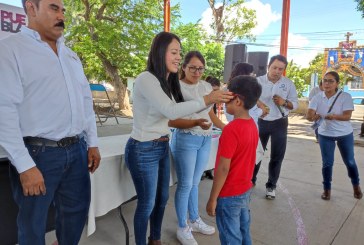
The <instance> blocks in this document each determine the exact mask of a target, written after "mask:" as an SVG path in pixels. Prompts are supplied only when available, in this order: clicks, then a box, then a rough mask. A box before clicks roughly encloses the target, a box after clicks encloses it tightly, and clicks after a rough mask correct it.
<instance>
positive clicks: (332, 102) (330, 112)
mask: <svg viewBox="0 0 364 245" xmlns="http://www.w3.org/2000/svg"><path fill="white" fill-rule="evenodd" d="M339 83H340V77H339V74H338V73H337V72H335V71H329V72H327V73H326V74H325V76H324V78H323V81H322V84H323V92H321V93H319V94H317V95H315V96H314V97H313V98H312V100H311V102H310V104H309V109H308V113H307V119H308V120H309V121H312V122H313V121H314V122H320V123H321V124H320V126H319V128H318V134H319V144H320V149H321V156H322V177H323V186H324V192H323V193H322V195H321V198H322V199H323V200H330V198H331V180H332V170H333V164H334V153H335V145H336V144H337V146H338V148H339V150H340V154H341V157H342V159H343V161H344V164H345V166H346V168H347V171H348V175H349V178H350V179H351V183H352V185H353V189H354V198H357V199H361V198H362V197H363V194H362V192H361V189H360V186H359V172H358V168H357V166H356V162H355V158H354V137H353V128H352V126H351V123H350V119H351V113H352V112H353V110H354V105H353V100H352V98H351V95H350V94H349V93H346V92H343V91H341V90H339V89H338V86H339ZM335 143H336V144H335Z"/></svg>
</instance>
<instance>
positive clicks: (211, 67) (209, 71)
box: [201, 42, 225, 81]
mask: <svg viewBox="0 0 364 245" xmlns="http://www.w3.org/2000/svg"><path fill="white" fill-rule="evenodd" d="M224 52H225V50H224V47H223V45H222V44H221V43H216V42H206V43H205V45H204V46H203V49H202V50H201V53H202V54H203V55H204V57H205V59H206V63H207V67H206V71H205V74H206V76H208V75H209V76H213V77H216V78H217V79H219V80H220V81H221V80H222V79H223V71H224V59H225V56H224Z"/></svg>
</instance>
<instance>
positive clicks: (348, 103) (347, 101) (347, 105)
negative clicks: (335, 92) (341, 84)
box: [342, 92, 354, 111]
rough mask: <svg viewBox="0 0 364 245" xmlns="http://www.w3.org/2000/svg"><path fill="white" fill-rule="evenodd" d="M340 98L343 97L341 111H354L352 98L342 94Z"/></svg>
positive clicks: (347, 94)
mask: <svg viewBox="0 0 364 245" xmlns="http://www.w3.org/2000/svg"><path fill="white" fill-rule="evenodd" d="M342 96H345V97H344V101H343V107H342V108H343V111H353V110H354V102H353V98H352V97H351V95H350V94H349V93H345V92H342Z"/></svg>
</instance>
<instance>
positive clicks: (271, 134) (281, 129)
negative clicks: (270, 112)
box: [252, 117, 288, 189]
mask: <svg viewBox="0 0 364 245" xmlns="http://www.w3.org/2000/svg"><path fill="white" fill-rule="evenodd" d="M258 125H259V138H260V141H261V142H262V145H263V148H264V149H266V148H267V144H268V140H269V138H270V140H271V146H270V149H271V152H270V161H269V164H268V181H267V183H266V184H265V186H266V188H273V189H275V188H276V184H277V181H278V178H279V174H280V172H281V166H282V162H283V158H284V155H285V153H286V146H287V128H288V118H286V117H285V118H281V119H277V120H274V121H264V120H262V119H259V121H258ZM260 164H261V162H259V163H258V164H257V165H255V168H254V174H253V179H252V182H253V183H255V182H256V180H257V174H258V172H259V168H260Z"/></svg>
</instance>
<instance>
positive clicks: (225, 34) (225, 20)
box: [207, 0, 257, 42]
mask: <svg viewBox="0 0 364 245" xmlns="http://www.w3.org/2000/svg"><path fill="white" fill-rule="evenodd" d="M207 2H208V3H209V5H210V8H211V10H212V15H213V19H214V21H213V24H212V26H211V27H212V29H213V30H214V36H213V38H214V39H215V40H217V41H218V42H224V41H231V40H234V39H243V38H248V39H254V36H253V35H252V34H251V30H252V29H253V28H254V27H255V26H256V24H257V23H256V20H255V19H256V14H255V10H252V9H248V8H246V7H245V6H244V3H245V1H244V0H223V1H219V2H217V1H215V0H207ZM220 4H221V5H220ZM217 5H219V7H217Z"/></svg>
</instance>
